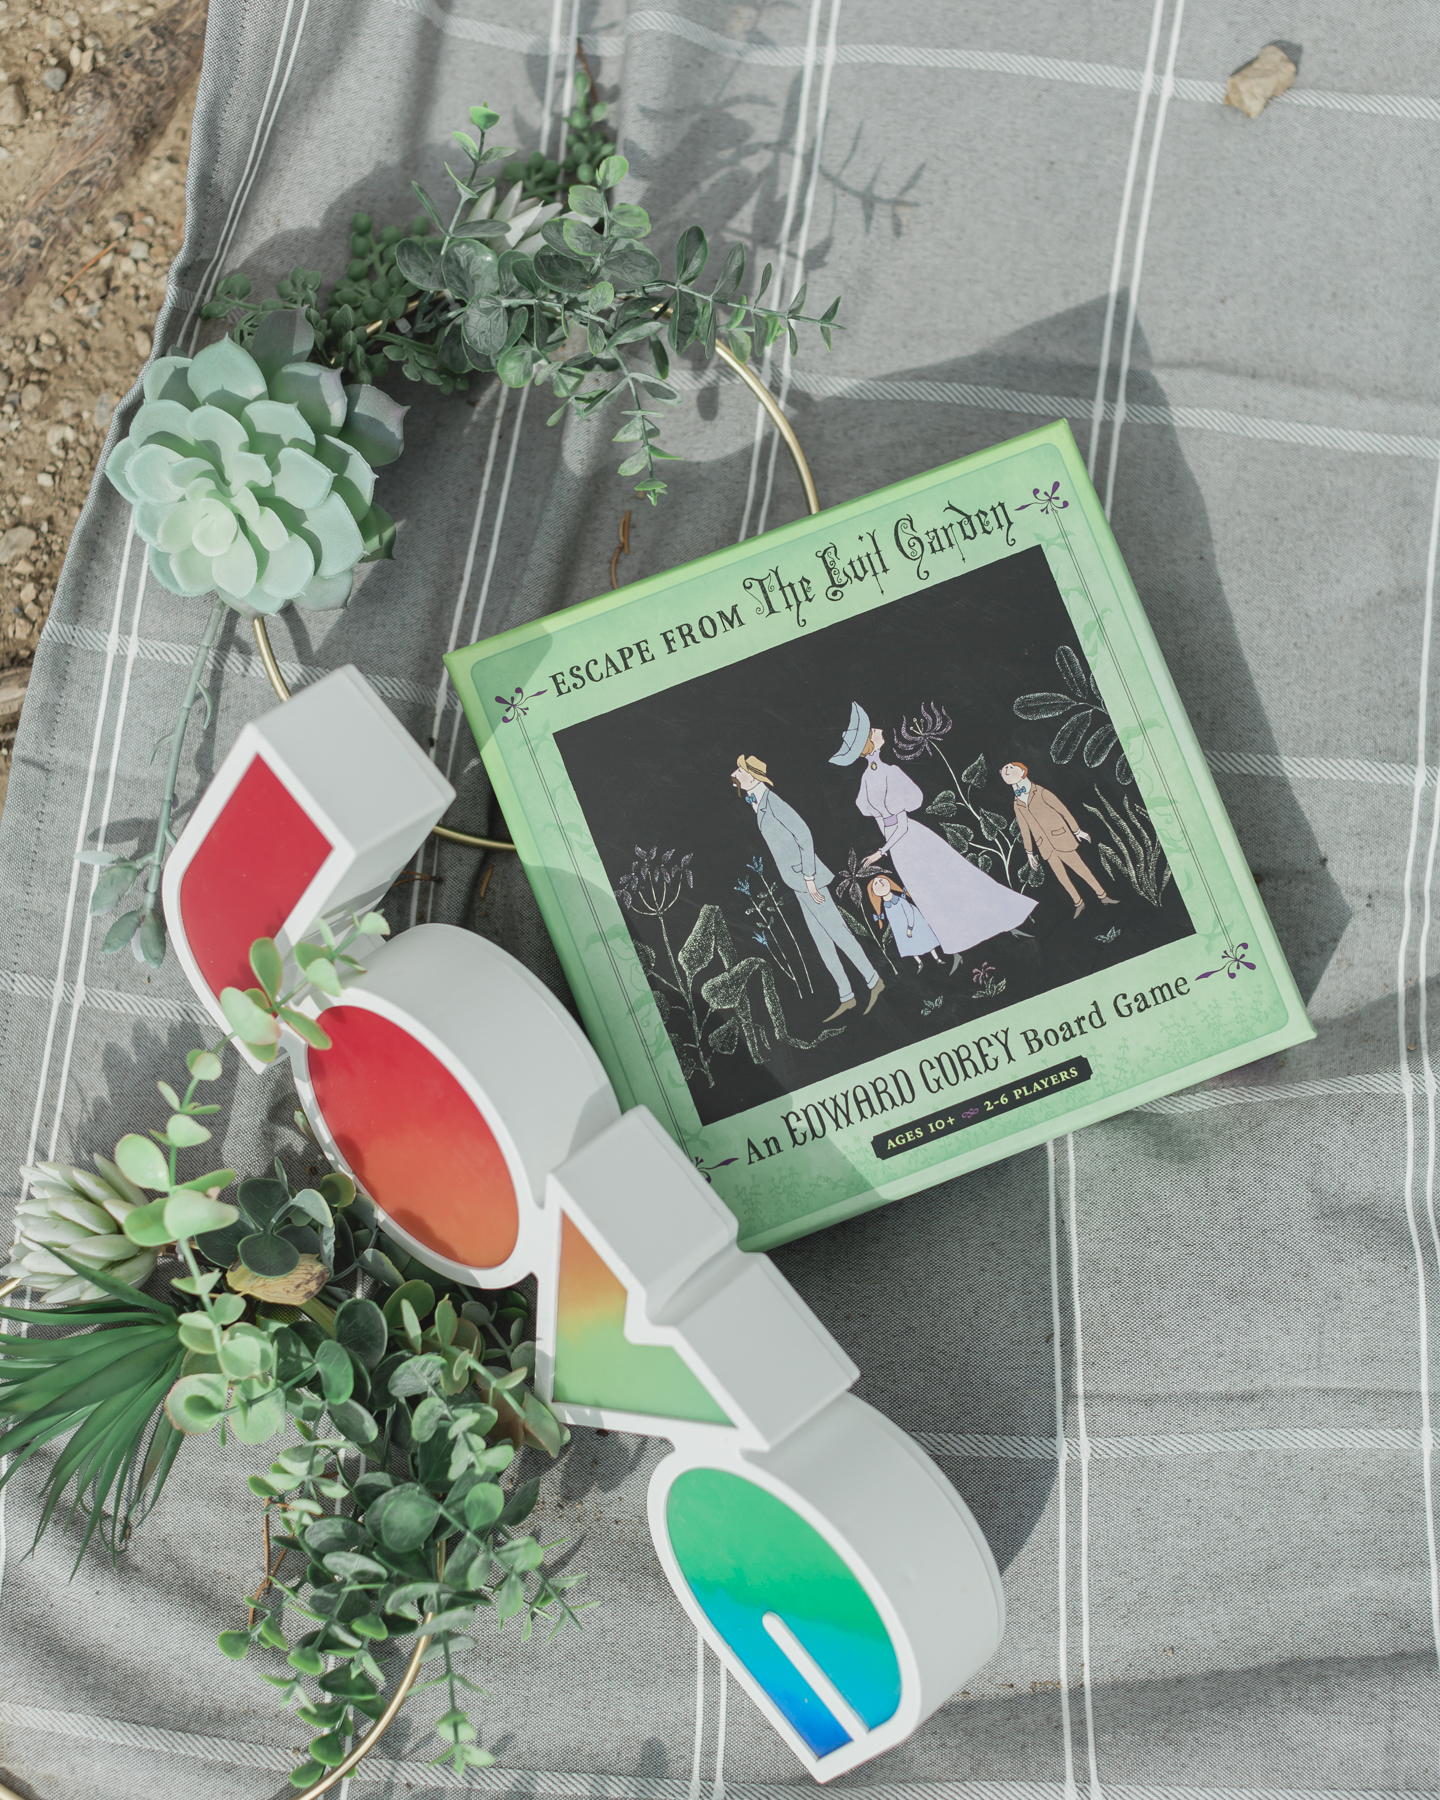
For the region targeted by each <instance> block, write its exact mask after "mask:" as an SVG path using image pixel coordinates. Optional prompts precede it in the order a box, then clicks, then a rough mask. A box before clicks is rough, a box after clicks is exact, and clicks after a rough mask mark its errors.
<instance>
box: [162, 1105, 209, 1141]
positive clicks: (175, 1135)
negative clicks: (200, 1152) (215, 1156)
mask: <svg viewBox="0 0 1440 1800" xmlns="http://www.w3.org/2000/svg"><path fill="white" fill-rule="evenodd" d="M165 1136H166V1138H167V1139H168V1140H169V1142H170V1143H172V1144H174V1145H175V1147H176V1148H177V1149H179V1150H188V1149H190V1148H191V1147H192V1146H194V1145H195V1144H208V1143H209V1141H210V1133H209V1132H208V1131H207V1130H206V1129H205V1127H204V1126H203V1125H202V1124H201V1123H200V1121H199V1120H198V1119H192V1118H191V1117H190V1115H189V1114H188V1113H180V1112H177V1113H171V1115H170V1117H169V1119H167V1120H166V1122H165Z"/></svg>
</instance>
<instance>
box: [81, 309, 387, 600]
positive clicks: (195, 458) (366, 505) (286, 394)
mask: <svg viewBox="0 0 1440 1800" xmlns="http://www.w3.org/2000/svg"><path fill="white" fill-rule="evenodd" d="M314 342H315V334H314V331H313V329H312V327H311V325H310V323H309V321H308V320H307V319H306V317H305V314H304V313H303V312H302V311H299V310H287V311H276V312H271V313H267V314H266V315H265V317H264V318H263V319H262V320H261V321H260V323H259V324H258V326H257V327H256V330H255V335H254V337H253V339H252V340H251V343H250V347H249V348H248V349H244V348H242V347H241V346H240V345H239V344H237V343H235V342H234V341H233V340H232V339H230V338H222V339H221V340H220V341H219V342H218V343H215V344H211V345H209V346H208V348H206V349H204V350H202V351H201V352H200V353H199V355H198V356H195V357H188V356H162V357H159V358H157V359H156V360H155V361H154V362H153V363H151V364H150V366H149V368H147V369H146V371H145V402H144V404H143V405H142V406H141V408H140V410H139V411H138V412H137V413H136V415H135V418H134V421H133V423H132V424H131V426H130V432H129V435H128V436H127V437H126V438H125V439H124V440H123V441H122V442H121V443H119V444H117V445H116V446H115V448H114V450H112V451H111V453H110V456H109V459H108V461H107V462H106V465H105V473H106V474H107V475H108V476H109V478H110V480H111V482H112V483H113V484H114V486H115V487H116V488H117V489H118V490H119V491H120V493H121V494H122V495H123V496H124V497H125V499H127V500H128V501H130V502H131V504H132V505H133V506H134V508H135V530H136V531H137V533H138V534H139V535H140V537H141V538H143V539H144V541H145V543H146V544H148V545H149V547H150V567H151V568H152V570H153V571H154V573H155V578H156V579H157V580H158V581H159V582H160V583H161V584H162V585H163V586H164V587H167V588H169V590H170V591H171V593H173V594H182V595H195V594H208V593H211V592H214V593H216V594H218V595H219V596H220V598H221V599H222V600H224V601H225V602H226V603H227V604H228V605H230V606H233V607H234V608H235V610H236V611H237V612H240V613H242V614H244V615H245V616H246V617H247V618H248V617H253V616H254V615H255V614H257V613H274V612H279V610H280V609H281V607H283V606H285V605H287V604H288V603H289V602H290V601H292V600H293V601H294V602H295V603H296V605H297V606H306V607H319V608H324V607H336V606H343V605H344V604H345V602H346V601H347V600H348V599H349V597H350V590H351V587H352V585H353V583H354V578H355V568H356V565H357V564H359V563H362V562H372V561H374V560H375V559H376V558H378V557H384V556H388V555H389V554H390V546H391V543H392V541H393V539H394V536H395V527H394V525H393V523H392V522H391V520H390V518H389V517H388V515H387V514H386V513H384V512H383V511H382V510H381V509H380V507H378V506H376V505H375V502H374V492H375V470H376V468H377V467H380V466H381V465H383V464H385V463H390V462H393V461H394V460H395V458H396V457H397V456H399V454H400V452H401V450H402V449H403V448H404V437H403V435H402V431H401V423H402V421H403V419H404V417H405V413H406V411H407V408H405V407H403V406H399V405H397V404H396V402H395V401H393V400H392V399H390V397H389V396H388V395H387V394H384V393H382V392H381V391H380V389H378V388H376V387H374V386H370V385H363V386H350V387H347V386H346V385H345V383H344V381H343V379H342V377H341V375H340V372H339V370H338V369H327V368H325V367H324V366H322V365H321V364H320V363H317V362H310V361H308V360H307V358H308V357H309V354H310V351H311V349H312V348H313V346H314Z"/></svg>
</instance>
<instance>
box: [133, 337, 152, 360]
mask: <svg viewBox="0 0 1440 1800" xmlns="http://www.w3.org/2000/svg"><path fill="white" fill-rule="evenodd" d="M130 342H131V343H132V344H134V346H135V354H136V355H137V356H138V357H139V358H140V359H141V361H142V362H143V361H145V360H146V359H147V358H148V357H149V355H150V333H149V332H148V331H137V332H135V333H134V335H133V336H132V337H131V339H130Z"/></svg>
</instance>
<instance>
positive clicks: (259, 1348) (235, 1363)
mask: <svg viewBox="0 0 1440 1800" xmlns="http://www.w3.org/2000/svg"><path fill="white" fill-rule="evenodd" d="M217 1354H218V1356H219V1359H220V1370H221V1373H222V1374H225V1375H228V1376H229V1377H230V1379H231V1380H232V1381H250V1380H253V1379H254V1378H255V1377H256V1376H261V1375H270V1374H273V1373H274V1369H275V1345H274V1341H273V1340H272V1338H271V1336H270V1334H269V1332H268V1331H262V1330H261V1329H260V1327H259V1326H258V1325H232V1326H231V1327H230V1329H229V1330H228V1331H227V1332H226V1333H225V1335H224V1337H223V1338H222V1340H221V1343H220V1349H219V1351H218V1352H217Z"/></svg>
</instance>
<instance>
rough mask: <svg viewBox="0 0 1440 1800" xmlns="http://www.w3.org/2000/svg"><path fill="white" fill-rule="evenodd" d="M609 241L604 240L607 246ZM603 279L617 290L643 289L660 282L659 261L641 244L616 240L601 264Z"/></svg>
mask: <svg viewBox="0 0 1440 1800" xmlns="http://www.w3.org/2000/svg"><path fill="white" fill-rule="evenodd" d="M610 242H611V240H610V239H608V238H607V239H606V243H607V244H609V243H610ZM603 267H604V271H605V277H606V279H607V280H608V281H613V282H614V284H615V286H616V287H617V288H643V287H646V286H648V285H649V284H650V283H651V282H655V281H659V280H660V259H659V257H658V256H656V255H655V254H654V253H653V252H652V251H649V250H647V249H646V248H645V246H644V245H643V244H636V243H633V242H631V241H630V240H628V239H626V238H616V239H615V240H614V248H613V249H607V251H606V253H605V258H604V263H603Z"/></svg>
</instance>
